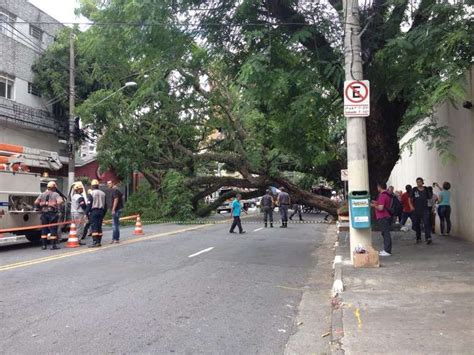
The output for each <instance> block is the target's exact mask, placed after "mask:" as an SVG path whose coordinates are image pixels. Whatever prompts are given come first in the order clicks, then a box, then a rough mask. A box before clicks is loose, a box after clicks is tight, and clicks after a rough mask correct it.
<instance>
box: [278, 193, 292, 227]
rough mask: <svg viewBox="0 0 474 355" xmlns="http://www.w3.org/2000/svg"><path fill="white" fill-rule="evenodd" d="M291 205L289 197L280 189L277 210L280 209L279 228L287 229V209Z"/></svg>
mask: <svg viewBox="0 0 474 355" xmlns="http://www.w3.org/2000/svg"><path fill="white" fill-rule="evenodd" d="M290 204H291V199H290V195H288V193H287V192H286V191H285V188H284V187H280V193H279V194H278V208H279V209H280V216H281V226H280V228H287V227H288V208H289V206H290Z"/></svg>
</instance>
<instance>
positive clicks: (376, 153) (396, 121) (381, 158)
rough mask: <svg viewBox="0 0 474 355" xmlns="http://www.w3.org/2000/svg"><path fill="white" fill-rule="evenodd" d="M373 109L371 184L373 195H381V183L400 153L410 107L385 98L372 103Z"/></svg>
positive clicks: (369, 145) (369, 128)
mask: <svg viewBox="0 0 474 355" xmlns="http://www.w3.org/2000/svg"><path fill="white" fill-rule="evenodd" d="M371 106H372V110H371V115H370V118H368V119H367V122H366V123H367V137H368V139H367V155H368V159H369V182H370V193H371V195H372V196H375V195H376V194H377V182H386V181H387V180H388V178H389V177H390V173H391V172H392V169H393V167H394V166H395V164H396V163H397V161H398V159H399V154H400V147H399V145H398V134H397V132H398V128H399V127H400V124H401V120H402V117H403V115H404V114H405V111H406V109H407V107H408V105H407V103H405V102H399V101H395V102H389V101H388V99H387V97H386V96H385V95H383V96H382V97H380V98H378V100H376V101H375V102H371Z"/></svg>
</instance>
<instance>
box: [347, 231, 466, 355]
mask: <svg viewBox="0 0 474 355" xmlns="http://www.w3.org/2000/svg"><path fill="white" fill-rule="evenodd" d="M392 238H393V250H392V251H393V255H392V256H390V257H381V258H380V259H381V267H380V268H374V269H355V268H353V267H352V266H351V265H348V263H347V260H348V259H350V254H349V240H348V237H347V238H345V237H344V234H343V235H342V237H341V238H340V245H341V246H342V247H341V248H340V249H341V250H342V252H343V259H344V266H343V269H342V275H343V281H344V292H342V293H341V294H340V297H341V298H342V302H343V312H342V313H343V317H342V318H343V319H342V322H343V329H344V337H343V338H342V341H341V343H342V349H343V350H344V351H345V352H346V354H363V353H365V354H473V353H474V244H472V243H468V242H465V241H462V240H459V239H456V238H454V237H443V236H438V235H434V236H433V244H432V245H426V243H424V242H423V243H421V244H415V243H414V240H415V235H414V232H412V231H410V232H406V233H403V232H393V233H392ZM373 246H374V247H375V248H376V249H378V250H381V249H383V243H382V237H381V236H380V232H374V233H373Z"/></svg>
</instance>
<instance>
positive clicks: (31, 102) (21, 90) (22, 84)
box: [14, 78, 49, 110]
mask: <svg viewBox="0 0 474 355" xmlns="http://www.w3.org/2000/svg"><path fill="white" fill-rule="evenodd" d="M14 90H15V101H16V102H18V103H19V104H23V105H26V106H29V107H33V108H37V109H40V110H48V109H49V108H48V106H46V104H45V100H44V99H42V98H40V97H38V96H35V95H33V94H30V93H28V81H25V80H23V79H20V78H16V79H15V87H14Z"/></svg>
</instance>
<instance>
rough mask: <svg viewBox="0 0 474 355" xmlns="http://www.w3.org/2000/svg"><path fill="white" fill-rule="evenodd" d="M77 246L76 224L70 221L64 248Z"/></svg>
mask: <svg viewBox="0 0 474 355" xmlns="http://www.w3.org/2000/svg"><path fill="white" fill-rule="evenodd" d="M78 247H79V239H77V230H76V224H75V223H71V227H70V230H69V238H68V239H67V243H66V248H78Z"/></svg>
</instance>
